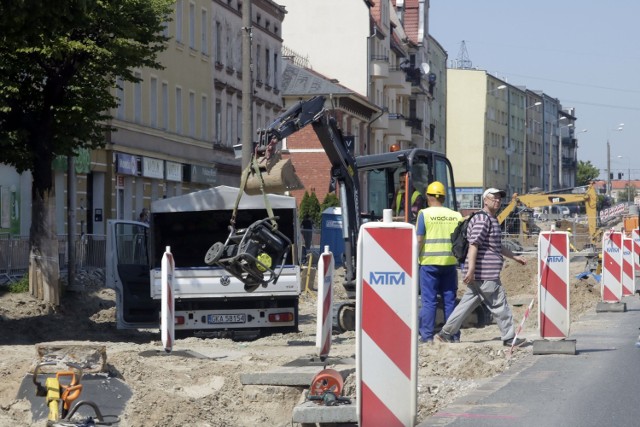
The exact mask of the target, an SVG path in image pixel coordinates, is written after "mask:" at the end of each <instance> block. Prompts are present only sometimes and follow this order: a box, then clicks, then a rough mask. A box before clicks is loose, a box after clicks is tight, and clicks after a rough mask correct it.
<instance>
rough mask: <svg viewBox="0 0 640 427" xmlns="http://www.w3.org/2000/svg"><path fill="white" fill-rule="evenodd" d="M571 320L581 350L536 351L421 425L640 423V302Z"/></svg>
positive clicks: (627, 300)
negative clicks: (621, 309)
mask: <svg viewBox="0 0 640 427" xmlns="http://www.w3.org/2000/svg"><path fill="white" fill-rule="evenodd" d="M623 302H625V303H626V306H627V311H626V312H624V313H612V312H604V313H593V314H589V315H586V316H583V317H582V319H580V321H579V322H574V324H572V325H571V329H570V334H569V339H575V340H576V350H577V354H576V355H558V354H553V355H534V356H532V357H529V358H527V360H524V361H521V362H518V363H517V364H515V365H514V366H513V367H512V368H511V369H510V370H508V371H506V372H505V373H503V374H501V375H499V376H497V377H495V378H493V379H491V380H489V381H488V382H487V383H485V384H484V385H482V386H481V387H479V388H478V389H476V390H475V391H474V392H473V393H471V394H469V395H467V396H465V397H463V398H461V399H459V400H458V401H456V402H454V403H453V404H451V405H449V406H448V407H446V408H444V409H442V410H441V411H439V412H437V413H436V414H434V415H433V416H431V417H429V418H428V419H427V420H425V421H423V422H422V423H420V424H419V426H420V427H435V426H449V427H462V426H464V427H485V426H486V427H501V426H505V427H506V426H509V427H514V426H517V427H541V426H544V427H556V426H558V427H561V426H562V427H571V426H580V427H591V426H593V427H596V426H597V427H602V426H610V427H625V426H630V427H631V426H633V427H635V426H640V348H637V347H636V341H637V340H638V334H639V333H640V330H639V329H638V328H639V327H640V299H639V298H638V296H637V295H636V296H629V297H625V298H624V299H623Z"/></svg>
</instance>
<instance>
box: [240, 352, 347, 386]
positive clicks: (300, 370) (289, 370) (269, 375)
mask: <svg viewBox="0 0 640 427" xmlns="http://www.w3.org/2000/svg"><path fill="white" fill-rule="evenodd" d="M326 367H331V368H333V369H335V370H336V371H338V372H340V374H341V375H342V378H347V377H348V376H349V375H350V374H351V373H353V372H355V370H356V362H355V359H352V358H345V359H331V358H328V359H326V360H325V361H324V362H323V363H322V364H318V362H317V360H316V359H315V358H300V359H296V360H294V361H292V362H289V363H287V364H286V365H283V366H280V367H278V368H276V369H273V370H271V371H266V372H255V373H246V374H242V375H240V382H241V383H242V385H281V386H292V387H308V386H309V384H311V380H313V377H315V376H316V374H317V373H318V372H320V371H321V370H322V369H324V368H326Z"/></svg>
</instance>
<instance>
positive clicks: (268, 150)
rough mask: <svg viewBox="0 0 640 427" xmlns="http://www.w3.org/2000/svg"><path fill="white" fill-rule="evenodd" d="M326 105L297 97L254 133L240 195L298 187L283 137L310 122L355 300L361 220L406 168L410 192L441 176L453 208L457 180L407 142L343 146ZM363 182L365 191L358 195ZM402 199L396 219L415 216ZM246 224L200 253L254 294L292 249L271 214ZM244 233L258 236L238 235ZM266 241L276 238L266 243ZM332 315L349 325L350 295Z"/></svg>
mask: <svg viewBox="0 0 640 427" xmlns="http://www.w3.org/2000/svg"><path fill="white" fill-rule="evenodd" d="M327 104H329V101H328V100H327V99H326V98H325V97H323V96H316V97H313V98H310V99H308V100H306V101H300V102H298V103H296V104H295V105H293V106H292V107H291V108H289V109H288V110H286V111H285V112H284V113H282V114H281V115H280V116H278V117H277V118H276V119H275V120H274V121H273V122H272V123H271V124H270V125H269V126H268V127H267V128H265V129H261V130H259V131H258V135H259V137H258V141H257V142H254V147H253V155H252V160H251V165H250V166H249V167H247V169H246V170H245V172H243V177H242V180H241V181H242V182H241V190H240V193H242V192H243V191H244V192H245V193H247V194H256V193H260V192H261V193H262V194H266V193H272V192H279V193H281V192H283V191H286V190H293V189H296V187H295V183H296V182H297V181H298V182H299V180H296V179H293V178H291V176H290V173H291V171H292V168H291V167H289V166H287V162H290V159H283V158H282V156H281V154H280V147H281V141H282V140H283V139H284V138H286V137H287V136H289V135H291V134H293V133H295V132H297V131H299V130H300V129H302V128H303V127H305V126H307V125H311V126H312V127H313V130H314V132H315V133H316V135H317V137H318V140H319V141H320V143H321V144H322V147H323V149H324V151H325V153H326V155H327V157H328V159H329V161H330V164H331V174H330V176H331V186H330V188H331V189H335V191H336V192H337V193H338V196H339V199H340V207H341V212H342V237H343V239H344V254H343V265H344V271H345V273H344V283H343V286H344V288H345V291H346V293H347V295H348V296H349V298H350V299H351V300H354V299H355V294H356V280H355V279H356V271H355V267H356V259H355V257H356V253H357V251H356V245H357V242H358V232H359V230H360V225H361V224H362V223H363V222H366V221H371V220H379V219H381V218H382V212H383V210H384V209H388V208H391V207H392V205H393V203H394V193H395V191H396V189H397V188H398V186H399V182H400V175H401V174H405V175H406V178H407V179H406V180H405V182H404V186H405V188H404V191H405V193H404V194H413V191H414V190H415V191H418V192H419V193H420V194H424V193H425V190H426V187H427V186H428V185H429V184H430V183H431V182H433V181H440V182H441V183H442V184H443V185H444V186H445V189H446V196H447V197H446V206H447V207H450V208H452V209H456V206H457V203H456V191H455V183H454V178H453V169H452V167H451V163H450V162H449V160H448V159H447V158H446V157H445V155H444V154H442V153H437V152H434V151H430V150H427V149H423V148H411V149H403V150H400V149H398V150H395V151H389V152H386V153H380V154H369V155H360V156H356V155H354V154H353V153H354V149H353V147H352V146H349V144H348V140H349V139H347V138H345V137H344V136H343V134H342V131H341V130H340V128H339V127H338V125H337V122H336V120H335V118H334V117H332V115H331V110H330V109H329V108H327V107H328V106H329V107H330V106H331V105H330V104H329V105H328V106H327ZM361 187H362V188H364V189H365V190H364V193H363V192H362V191H361ZM257 189H258V190H257ZM238 197H240V194H239V195H238ZM404 199H405V201H404V205H405V206H404V209H403V215H404V216H403V217H402V218H401V220H402V221H405V222H414V221H415V218H414V217H413V216H414V215H413V214H414V212H412V210H411V206H410V200H409V199H410V198H409V197H405V198H404ZM252 227H253V226H252ZM252 227H249V228H248V229H247V231H244V230H235V229H234V228H233V224H231V226H230V228H231V234H230V236H229V239H227V242H225V243H222V242H218V243H216V244H214V246H212V248H211V249H210V250H209V252H208V253H207V254H206V256H205V262H207V264H209V265H218V266H220V267H223V268H225V269H226V270H227V271H228V272H229V273H231V274H233V275H234V276H235V277H238V278H239V279H240V280H243V282H244V283H245V290H246V291H247V292H252V291H253V290H255V289H256V288H257V287H259V286H264V287H268V286H275V285H276V283H277V277H278V269H277V266H274V265H272V263H273V260H278V262H280V263H282V262H284V260H285V259H286V252H287V251H291V247H292V246H291V245H290V244H289V242H284V241H283V239H282V238H281V236H279V235H277V219H275V218H269V220H268V221H264V220H263V221H262V222H261V223H260V224H256V227H253V228H252ZM247 232H249V233H252V234H254V235H255V236H256V237H255V238H254V237H253V236H249V237H248V238H247V236H242V235H241V234H243V233H247ZM239 234H240V235H239ZM271 236H274V237H275V239H272V238H271ZM272 240H273V241H276V242H278V244H276V245H271V244H270V242H271V241H272ZM239 242H240V243H239ZM251 242H253V244H252V243H251ZM334 314H335V317H336V319H337V325H338V327H339V328H340V329H341V330H343V331H346V330H354V329H355V302H352V301H349V302H347V303H343V304H341V305H340V306H339V307H334ZM334 324H335V322H334Z"/></svg>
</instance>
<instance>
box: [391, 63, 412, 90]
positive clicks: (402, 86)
mask: <svg viewBox="0 0 640 427" xmlns="http://www.w3.org/2000/svg"><path fill="white" fill-rule="evenodd" d="M385 86H386V87H387V88H389V89H395V91H396V94H397V95H406V96H409V95H411V83H410V82H407V74H406V73H405V72H404V71H403V70H401V69H399V68H396V69H393V68H392V69H390V70H389V78H388V79H387V81H386V82H385Z"/></svg>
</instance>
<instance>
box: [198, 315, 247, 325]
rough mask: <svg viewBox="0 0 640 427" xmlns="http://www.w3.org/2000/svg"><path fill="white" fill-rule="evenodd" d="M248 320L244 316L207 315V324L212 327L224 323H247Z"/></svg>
mask: <svg viewBox="0 0 640 427" xmlns="http://www.w3.org/2000/svg"><path fill="white" fill-rule="evenodd" d="M246 321H247V318H246V316H245V315H244V314H209V315H207V323H208V324H210V325H218V324H222V323H246Z"/></svg>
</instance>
